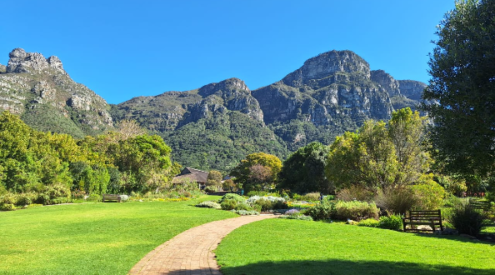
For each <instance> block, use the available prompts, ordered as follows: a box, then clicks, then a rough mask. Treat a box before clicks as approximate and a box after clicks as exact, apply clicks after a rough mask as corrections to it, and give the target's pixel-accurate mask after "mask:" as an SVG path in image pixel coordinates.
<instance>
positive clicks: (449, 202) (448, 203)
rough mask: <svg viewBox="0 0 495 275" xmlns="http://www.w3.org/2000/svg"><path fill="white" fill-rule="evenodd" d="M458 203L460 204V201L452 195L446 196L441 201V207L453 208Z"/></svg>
mask: <svg viewBox="0 0 495 275" xmlns="http://www.w3.org/2000/svg"><path fill="white" fill-rule="evenodd" d="M459 203H461V200H460V199H459V198H458V197H456V196H454V195H453V194H449V195H447V196H446V197H445V199H444V200H443V206H445V207H454V206H456V205H457V204H459Z"/></svg>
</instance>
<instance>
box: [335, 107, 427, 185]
mask: <svg viewBox="0 0 495 275" xmlns="http://www.w3.org/2000/svg"><path fill="white" fill-rule="evenodd" d="M423 124H424V118H422V117H420V116H419V112H417V111H416V112H414V113H413V112H412V111H411V109H410V108H405V109H401V110H398V111H396V112H394V113H393V114H392V119H391V120H390V121H389V125H388V126H387V124H386V123H385V122H383V121H379V122H376V121H372V120H370V121H367V122H365V123H364V125H363V126H362V127H361V128H359V130H358V131H357V132H355V133H352V132H346V133H345V134H344V135H343V136H339V137H337V139H336V140H335V142H334V143H333V144H332V145H331V147H330V153H329V156H328V160H327V165H326V168H325V172H326V176H327V178H328V179H329V180H330V181H332V182H333V183H335V185H336V186H337V187H348V186H351V185H354V184H358V185H361V186H365V187H368V188H385V187H394V186H401V185H410V184H414V183H416V182H418V181H419V179H420V177H421V175H422V174H423V173H424V172H427V171H428V169H429V165H430V164H431V159H430V156H429V154H428V153H427V152H426V150H425V148H424V125H423Z"/></svg>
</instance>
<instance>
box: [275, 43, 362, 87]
mask: <svg viewBox="0 0 495 275" xmlns="http://www.w3.org/2000/svg"><path fill="white" fill-rule="evenodd" d="M337 72H344V73H355V72H358V73H362V74H364V76H365V77H366V78H370V66H369V64H368V62H366V61H365V60H364V59H363V58H361V57H360V56H358V55H357V54H355V53H354V52H352V51H335V50H333V51H330V52H326V53H322V54H320V55H318V56H316V57H313V58H310V59H308V60H307V61H306V62H304V65H303V66H302V67H301V68H299V69H298V70H296V71H294V72H292V73H290V74H289V75H287V76H286V77H285V78H284V79H282V81H283V82H284V84H286V85H289V86H293V87H301V86H302V85H303V84H305V83H307V82H308V81H309V80H312V79H322V78H325V77H327V76H330V75H333V74H335V73H337Z"/></svg>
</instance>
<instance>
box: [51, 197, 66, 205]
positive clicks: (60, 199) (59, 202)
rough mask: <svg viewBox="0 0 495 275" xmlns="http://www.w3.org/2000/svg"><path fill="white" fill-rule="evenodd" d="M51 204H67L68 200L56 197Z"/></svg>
mask: <svg viewBox="0 0 495 275" xmlns="http://www.w3.org/2000/svg"><path fill="white" fill-rule="evenodd" d="M51 202H52V204H62V203H69V202H70V200H69V199H68V198H66V197H58V198H54V199H52V201H51Z"/></svg>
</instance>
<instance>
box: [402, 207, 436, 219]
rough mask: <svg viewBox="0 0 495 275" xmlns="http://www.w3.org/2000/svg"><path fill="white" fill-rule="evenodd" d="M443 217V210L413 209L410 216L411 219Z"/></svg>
mask: <svg viewBox="0 0 495 275" xmlns="http://www.w3.org/2000/svg"><path fill="white" fill-rule="evenodd" d="M441 217H442V212H441V211H440V209H439V210H411V211H409V217H408V218H411V219H425V220H429V219H439V218H441Z"/></svg>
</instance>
